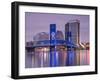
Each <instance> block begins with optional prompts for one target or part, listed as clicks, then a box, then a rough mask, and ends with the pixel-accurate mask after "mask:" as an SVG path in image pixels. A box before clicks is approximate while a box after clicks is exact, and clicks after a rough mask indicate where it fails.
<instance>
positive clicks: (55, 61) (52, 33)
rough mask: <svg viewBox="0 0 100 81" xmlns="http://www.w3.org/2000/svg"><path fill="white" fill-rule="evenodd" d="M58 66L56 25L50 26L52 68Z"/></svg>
mask: <svg viewBox="0 0 100 81" xmlns="http://www.w3.org/2000/svg"><path fill="white" fill-rule="evenodd" d="M53 66H58V53H57V51H56V24H50V67H53Z"/></svg>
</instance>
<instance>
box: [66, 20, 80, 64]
mask: <svg viewBox="0 0 100 81" xmlns="http://www.w3.org/2000/svg"><path fill="white" fill-rule="evenodd" d="M79 32H80V22H79V20H72V21H69V22H68V23H67V24H66V25H65V40H66V45H67V58H66V61H67V62H66V64H67V65H68V66H69V65H75V64H77V65H78V64H79V63H78V62H80V54H79V53H77V51H76V50H75V49H73V48H72V47H74V48H76V47H79V43H80V33H79ZM76 58H78V59H79V60H78V61H77V59H76Z"/></svg>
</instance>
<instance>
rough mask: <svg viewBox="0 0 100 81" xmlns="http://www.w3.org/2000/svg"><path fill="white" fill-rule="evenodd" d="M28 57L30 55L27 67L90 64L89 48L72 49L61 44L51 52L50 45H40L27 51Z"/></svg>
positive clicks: (27, 59)
mask: <svg viewBox="0 0 100 81" xmlns="http://www.w3.org/2000/svg"><path fill="white" fill-rule="evenodd" d="M26 57H29V58H26V62H27V63H26V65H25V67H26V68H27V67H28V68H35V67H58V66H81V65H89V49H73V50H72V49H70V48H64V47H63V46H60V47H56V50H54V49H52V51H51V52H50V48H49V47H39V48H35V49H34V51H26Z"/></svg>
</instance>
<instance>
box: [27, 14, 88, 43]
mask: <svg viewBox="0 0 100 81" xmlns="http://www.w3.org/2000/svg"><path fill="white" fill-rule="evenodd" d="M76 19H78V20H79V21H80V42H89V16H88V15H71V14H49V13H31V12H26V13H25V26H26V27H25V31H26V32H25V33H26V35H25V38H26V39H25V40H26V42H28V41H33V37H34V36H35V35H36V34H37V33H40V32H47V33H49V32H50V31H49V25H50V24H51V23H54V24H56V25H57V30H60V31H62V32H63V34H64V32H65V30H64V29H65V24H66V23H68V22H69V21H70V20H76Z"/></svg>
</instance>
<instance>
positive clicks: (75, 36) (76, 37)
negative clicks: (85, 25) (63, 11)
mask: <svg viewBox="0 0 100 81" xmlns="http://www.w3.org/2000/svg"><path fill="white" fill-rule="evenodd" d="M69 31H70V32H71V34H72V40H73V43H74V44H75V45H79V43H80V22H79V20H72V21H69V22H68V23H67V24H66V25H65V33H66V32H69ZM66 37H67V36H66V34H65V39H66Z"/></svg>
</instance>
